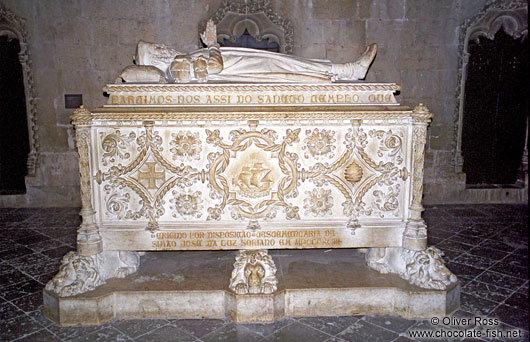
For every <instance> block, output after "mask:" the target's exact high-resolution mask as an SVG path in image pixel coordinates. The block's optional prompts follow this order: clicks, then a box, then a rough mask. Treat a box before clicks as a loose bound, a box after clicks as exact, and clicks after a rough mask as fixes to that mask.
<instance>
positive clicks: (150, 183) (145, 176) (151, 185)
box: [138, 162, 166, 189]
mask: <svg viewBox="0 0 530 342" xmlns="http://www.w3.org/2000/svg"><path fill="white" fill-rule="evenodd" d="M145 165H147V171H145V172H143V171H138V181H139V182H140V183H142V181H143V180H147V189H157V186H156V181H157V180H161V181H162V182H164V181H165V180H166V171H164V170H162V171H158V172H157V171H156V163H155V162H146V163H145Z"/></svg>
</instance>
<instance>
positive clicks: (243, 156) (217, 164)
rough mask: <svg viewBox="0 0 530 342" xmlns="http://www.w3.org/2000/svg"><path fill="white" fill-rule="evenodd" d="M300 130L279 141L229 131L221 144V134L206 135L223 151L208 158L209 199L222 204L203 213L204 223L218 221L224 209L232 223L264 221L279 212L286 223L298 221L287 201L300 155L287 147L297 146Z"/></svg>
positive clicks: (269, 135) (265, 132) (274, 136)
mask: <svg viewBox="0 0 530 342" xmlns="http://www.w3.org/2000/svg"><path fill="white" fill-rule="evenodd" d="M299 133H300V129H296V130H291V129H287V130H286V132H285V136H284V137H283V139H282V140H281V141H280V142H278V141H277V140H278V133H277V132H276V131H274V130H271V129H266V128H265V129H262V130H261V131H259V132H258V131H246V130H244V129H239V130H233V131H231V132H230V133H229V135H228V138H229V141H230V142H225V140H223V138H222V137H221V135H220V132H219V130H214V131H210V130H206V136H207V138H206V142H207V143H208V144H211V145H213V146H215V147H219V148H220V149H221V150H222V151H221V152H211V153H209V155H208V161H209V171H208V172H209V173H208V179H209V181H210V184H209V185H210V198H212V199H220V200H221V203H219V204H216V205H215V206H214V207H210V208H208V209H207V211H208V220H220V219H221V215H222V214H223V212H224V209H225V207H226V206H231V210H232V213H231V217H232V218H234V219H245V218H246V219H251V220H256V219H258V218H263V219H268V218H272V217H274V216H275V215H276V210H277V209H278V208H283V209H284V211H285V217H286V218H287V219H289V220H290V219H299V215H298V207H296V206H293V205H291V204H290V203H288V202H287V198H289V197H288V195H289V194H290V193H294V192H295V189H296V187H297V178H298V169H297V161H298V155H297V154H295V153H290V152H288V151H287V147H288V146H291V145H292V144H293V143H295V142H297V141H299V138H298V135H299Z"/></svg>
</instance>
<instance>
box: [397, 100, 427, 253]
mask: <svg viewBox="0 0 530 342" xmlns="http://www.w3.org/2000/svg"><path fill="white" fill-rule="evenodd" d="M414 114H417V115H418V116H419V117H421V119H418V120H416V119H415V122H414V124H413V132H412V145H413V155H412V158H413V159H412V203H411V205H410V207H409V209H410V215H409V219H408V221H407V225H406V228H405V232H404V233H403V248H406V249H410V250H415V251H421V250H424V249H425V248H427V226H426V225H425V221H423V219H422V218H421V213H422V212H423V210H424V209H423V205H422V204H421V201H422V196H423V165H424V161H425V143H426V141H427V124H428V122H429V121H430V120H425V119H424V117H425V116H426V115H428V114H429V110H428V109H427V107H425V106H424V105H423V104H421V103H420V105H419V106H416V108H414Z"/></svg>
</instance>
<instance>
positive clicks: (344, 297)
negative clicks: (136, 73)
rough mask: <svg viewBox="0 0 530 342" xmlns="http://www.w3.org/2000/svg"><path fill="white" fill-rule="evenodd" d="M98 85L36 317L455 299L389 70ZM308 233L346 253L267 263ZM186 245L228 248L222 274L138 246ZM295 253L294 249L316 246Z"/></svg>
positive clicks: (418, 145) (419, 129) (245, 316)
mask: <svg viewBox="0 0 530 342" xmlns="http://www.w3.org/2000/svg"><path fill="white" fill-rule="evenodd" d="M105 90H106V91H107V93H108V94H109V100H108V104H107V105H105V106H104V107H103V108H98V109H95V110H93V111H89V110H87V109H85V108H80V109H78V110H76V111H75V112H74V114H73V115H72V121H73V124H74V126H75V128H76V138H77V148H78V152H79V168H80V176H81V195H82V210H81V216H82V219H83V220H82V224H81V227H80V228H79V230H78V248H77V252H71V253H68V254H67V255H66V256H65V257H64V259H63V263H62V266H61V269H60V271H59V273H58V275H57V276H56V277H55V278H54V279H53V280H52V281H50V283H48V285H47V286H46V289H45V290H44V311H45V314H46V315H47V316H48V317H50V318H52V319H53V320H55V321H57V322H59V323H61V324H64V325H73V324H100V323H102V322H104V321H107V320H109V319H113V318H138V317H167V316H173V317H188V318H197V317H209V318H220V317H230V318H232V319H234V320H236V321H240V322H247V321H273V320H275V319H278V318H279V317H281V316H283V315H293V316H296V315H305V316H311V315H345V314H352V313H368V312H370V313H377V312H381V313H395V314H399V315H403V316H405V317H430V316H432V315H445V314H447V313H449V312H451V311H452V310H454V309H455V308H456V307H458V305H459V291H460V288H459V284H458V282H457V280H456V277H455V276H454V275H453V274H452V273H451V272H450V271H449V270H448V269H447V268H446V267H445V266H444V262H443V259H442V253H441V251H439V250H438V249H436V248H434V247H427V229H426V225H425V223H424V221H423V220H422V218H421V212H422V210H423V207H422V204H421V198H422V181H423V163H424V148H425V141H426V130H427V125H428V123H429V122H430V120H431V118H432V114H431V113H430V112H429V110H428V109H427V108H426V107H425V106H423V105H421V104H420V105H419V106H417V107H416V108H414V109H410V108H408V107H404V106H401V105H399V104H398V103H397V101H396V99H395V97H394V92H396V91H397V90H399V86H398V85H396V84H387V83H385V84H380V83H378V84H373V83H329V84H303V83H296V84H287V83H285V84H238V83H231V84H225V83H219V84H216V83H203V84H197V83H195V84H191V83H190V84H130V83H127V84H126V83H123V84H111V85H108V86H107V87H106V89H105ZM323 248H325V249H339V248H340V249H344V250H342V251H340V252H339V251H333V255H335V254H336V255H338V256H340V258H341V260H345V259H344V258H345V256H346V255H350V254H351V261H350V262H349V263H342V264H341V265H342V266H341V267H342V268H341V267H330V269H329V270H326V277H323V276H322V275H321V274H319V272H318V271H317V270H318V269H317V270H315V269H310V268H308V269H307V270H306V272H305V273H304V275H298V276H297V275H296V272H291V273H289V274H285V273H284V274H283V275H282V276H280V275H277V267H276V265H275V260H274V258H273V257H271V255H269V254H268V252H267V250H281V249H286V250H295V249H323ZM349 248H358V249H359V251H361V252H363V253H364V257H360V256H361V255H362V254H359V251H355V250H350V249H349ZM193 250H194V251H200V250H211V251H213V250H236V251H237V250H238V251H239V252H238V254H237V255H236V257H235V262H234V264H233V269H232V270H231V275H230V271H228V270H227V271H225V270H226V269H227V268H226V267H225V266H226V265H225V264H226V261H219V265H220V267H219V268H216V267H215V266H213V263H214V261H212V260H206V259H207V258H208V256H209V255H210V254H208V253H206V254H204V252H202V254H201V253H199V252H194V253H191V254H192V255H196V256H197V257H198V258H199V260H197V261H196V262H191V265H195V267H196V268H194V269H190V268H189V267H187V268H183V267H180V266H179V265H178V264H179V260H180V259H181V258H182V257H181V256H182V253H181V254H178V255H179V257H176V256H175V257H172V254H171V253H161V254H157V253H148V255H146V256H142V255H143V254H144V253H145V252H155V251H156V252H159V251H166V252H167V251H193ZM197 253H199V254H197ZM224 253H229V252H224ZM300 253H303V251H300V252H296V256H297V258H299V259H300V260H305V261H306V262H310V261H309V260H310V258H311V255H316V254H315V253H308V254H307V257H303V254H300ZM348 253H349V254H348ZM227 255H232V254H227ZM330 255H331V254H330ZM215 258H219V256H218V254H217V256H216V257H215ZM359 258H361V259H359ZM362 259H365V261H362ZM142 260H145V263H146V265H151V266H150V267H147V266H146V265H142V266H140V263H144V261H142ZM361 261H362V262H361ZM183 262H184V261H183ZM365 262H366V264H365ZM230 263H231V262H230ZM156 265H158V266H156ZM161 265H166V266H167V267H162V266H161ZM345 265H349V266H345ZM157 267H158V268H157ZM344 267H346V268H344ZM350 267H351V268H350ZM139 269H140V271H139V273H136V274H135V272H137V271H138V270H139ZM156 269H159V271H156ZM333 270H335V271H336V273H333V272H332V271H333ZM373 270H375V271H379V272H380V273H382V274H377V273H376V272H375V271H373ZM330 272H331V273H330ZM293 274H295V275H293ZM383 274H386V275H383ZM111 278H123V279H111ZM400 278H402V279H400ZM138 279H140V280H138ZM142 279H143V280H142ZM146 279H147V281H146ZM282 282H284V283H282ZM206 307H207V308H208V309H205V308H206Z"/></svg>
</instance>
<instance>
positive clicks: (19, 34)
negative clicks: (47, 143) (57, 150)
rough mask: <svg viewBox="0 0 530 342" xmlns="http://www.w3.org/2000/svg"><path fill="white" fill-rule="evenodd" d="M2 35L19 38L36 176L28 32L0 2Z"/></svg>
mask: <svg viewBox="0 0 530 342" xmlns="http://www.w3.org/2000/svg"><path fill="white" fill-rule="evenodd" d="M0 35H2V36H7V37H8V38H10V39H17V40H18V41H19V43H20V53H19V54H18V58H19V60H20V64H21V65H22V70H23V76H24V92H25V95H26V115H27V122H28V131H29V132H28V133H29V134H28V135H29V147H30V151H29V154H28V162H27V166H28V176H34V175H35V170H36V167H37V163H38V153H39V152H38V150H39V144H38V135H37V123H36V113H37V109H36V103H35V102H36V97H35V91H34V87H33V74H32V70H31V59H30V55H29V51H28V34H27V31H26V25H25V20H24V19H22V18H20V17H18V16H16V15H15V14H14V13H13V12H11V11H10V10H8V9H7V8H5V7H3V6H2V5H1V4H0Z"/></svg>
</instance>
